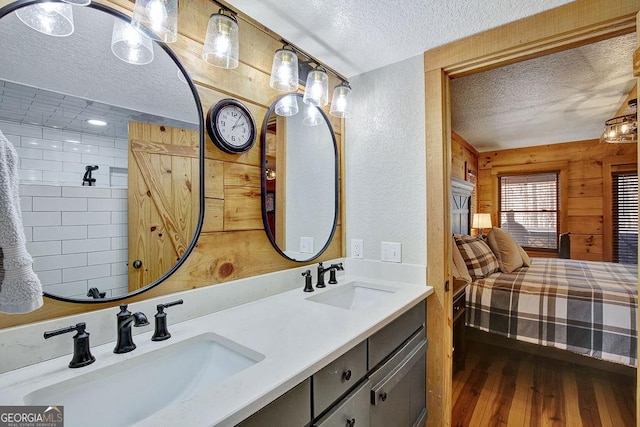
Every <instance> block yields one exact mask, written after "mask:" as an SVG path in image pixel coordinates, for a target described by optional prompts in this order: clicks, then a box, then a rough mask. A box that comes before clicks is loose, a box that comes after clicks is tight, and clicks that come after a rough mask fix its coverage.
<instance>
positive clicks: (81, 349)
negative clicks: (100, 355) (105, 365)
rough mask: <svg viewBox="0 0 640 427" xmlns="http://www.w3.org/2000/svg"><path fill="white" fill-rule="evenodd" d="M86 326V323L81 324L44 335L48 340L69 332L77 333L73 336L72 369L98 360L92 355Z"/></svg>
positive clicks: (46, 332)
mask: <svg viewBox="0 0 640 427" xmlns="http://www.w3.org/2000/svg"><path fill="white" fill-rule="evenodd" d="M86 326H87V324H86V323H84V322H81V323H77V324H76V325H75V326H68V327H66V328H62V329H56V330H54V331H45V333H44V339H45V340H46V339H49V338H51V337H55V336H56V335H62V334H66V333H67V332H73V331H76V332H77V333H76V334H75V335H74V336H73V341H74V342H73V357H72V358H71V362H69V367H70V368H81V367H83V366H87V365H90V364H92V363H93V362H95V361H96V358H95V357H93V355H92V354H91V348H90V346H89V332H87V331H86V330H85V328H86Z"/></svg>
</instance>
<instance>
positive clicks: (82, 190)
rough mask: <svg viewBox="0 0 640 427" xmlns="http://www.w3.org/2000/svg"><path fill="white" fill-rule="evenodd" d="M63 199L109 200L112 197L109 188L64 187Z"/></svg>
mask: <svg viewBox="0 0 640 427" xmlns="http://www.w3.org/2000/svg"><path fill="white" fill-rule="evenodd" d="M62 197H91V198H94V199H98V198H100V199H108V198H110V197H111V190H109V189H108V188H96V187H89V186H86V187H62Z"/></svg>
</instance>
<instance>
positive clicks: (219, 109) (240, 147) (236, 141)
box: [206, 98, 256, 154]
mask: <svg viewBox="0 0 640 427" xmlns="http://www.w3.org/2000/svg"><path fill="white" fill-rule="evenodd" d="M206 122H207V133H208V134H209V137H211V140H212V141H213V143H214V144H215V145H216V146H217V147H218V148H219V149H221V150H222V151H224V152H226V153H231V154H239V153H244V152H245V151H248V150H249V149H250V148H251V147H253V144H255V142H256V122H255V120H253V116H252V115H251V112H250V111H249V109H248V108H247V107H245V105H244V104H243V103H241V102H240V101H238V100H236V99H231V98H227V99H223V100H221V101H219V102H218V103H216V104H215V105H212V106H211V108H210V109H209V111H208V112H207V120H206Z"/></svg>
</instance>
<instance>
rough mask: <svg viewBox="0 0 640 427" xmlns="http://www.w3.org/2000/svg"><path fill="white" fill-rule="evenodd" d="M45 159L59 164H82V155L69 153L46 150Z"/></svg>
mask: <svg viewBox="0 0 640 427" xmlns="http://www.w3.org/2000/svg"><path fill="white" fill-rule="evenodd" d="M44 158H45V159H49V160H55V161H58V162H70V163H74V162H75V163H80V162H81V161H82V155H81V154H80V153H68V152H63V151H47V150H45V156H44Z"/></svg>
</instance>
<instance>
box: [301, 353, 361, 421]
mask: <svg viewBox="0 0 640 427" xmlns="http://www.w3.org/2000/svg"><path fill="white" fill-rule="evenodd" d="M366 373H367V345H366V341H363V342H361V343H360V344H358V345H357V346H355V347H354V348H352V349H351V350H349V351H348V352H347V353H345V354H343V355H342V356H340V357H339V358H338V359H336V360H335V361H333V362H331V363H330V364H329V365H327V366H325V367H324V368H322V369H321V370H320V371H318V372H316V373H315V374H314V375H313V377H312V378H313V414H314V417H315V416H318V415H320V414H321V413H322V411H324V410H326V409H327V408H328V407H329V406H330V405H331V404H332V403H333V402H335V401H336V400H338V399H339V398H340V397H342V395H343V394H345V393H346V392H347V391H348V390H349V389H350V388H352V387H353V386H354V385H355V384H356V383H357V382H358V381H359V380H360V379H361V378H362V377H364V376H365V374H366Z"/></svg>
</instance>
